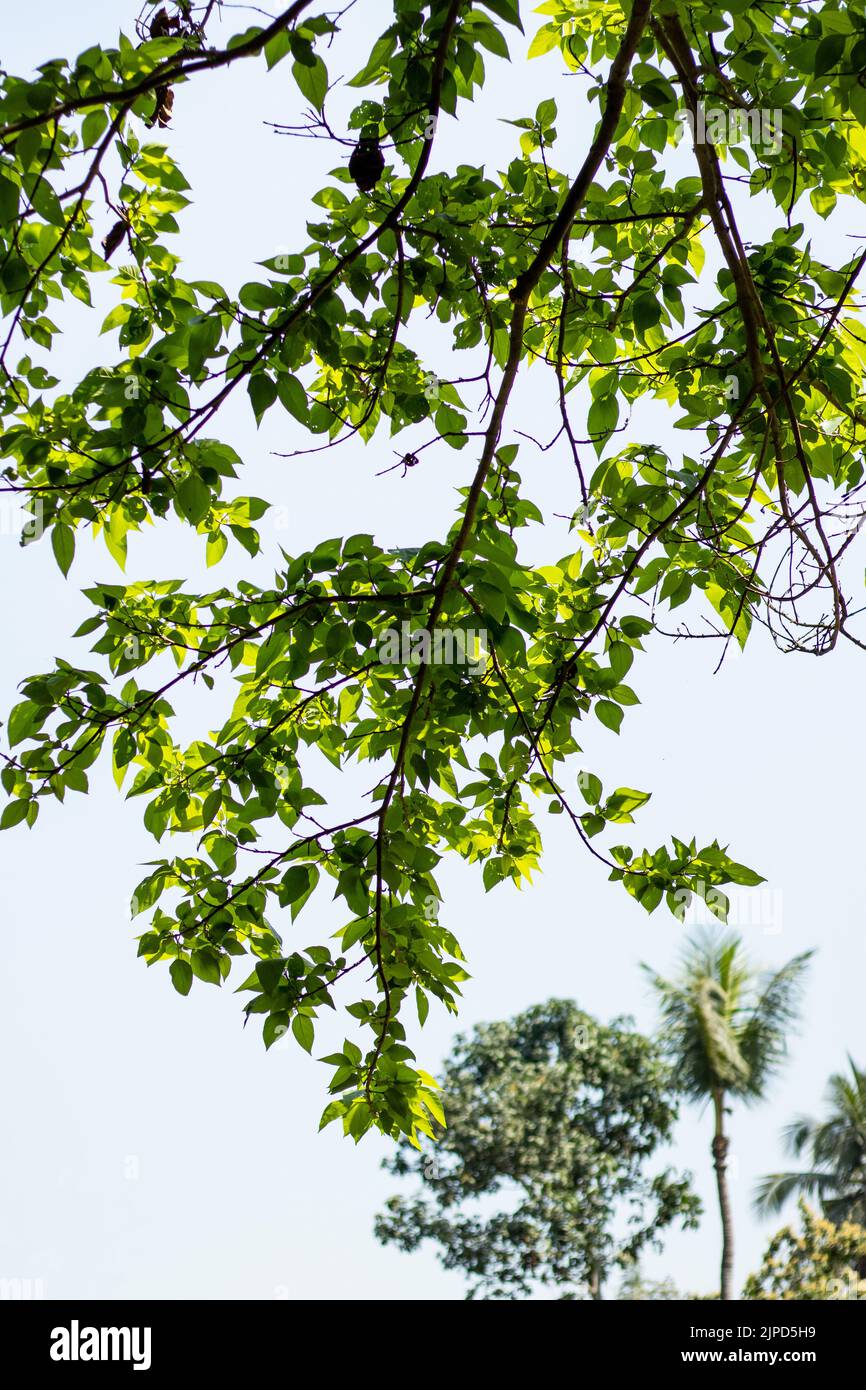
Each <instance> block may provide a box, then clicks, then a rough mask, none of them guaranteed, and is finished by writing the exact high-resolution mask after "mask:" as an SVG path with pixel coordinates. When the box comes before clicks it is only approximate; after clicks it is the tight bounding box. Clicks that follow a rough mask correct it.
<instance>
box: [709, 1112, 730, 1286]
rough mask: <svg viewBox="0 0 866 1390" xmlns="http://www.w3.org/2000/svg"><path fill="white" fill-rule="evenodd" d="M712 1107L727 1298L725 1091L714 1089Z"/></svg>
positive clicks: (728, 1263)
mask: <svg viewBox="0 0 866 1390" xmlns="http://www.w3.org/2000/svg"><path fill="white" fill-rule="evenodd" d="M713 1109H714V1111H715V1117H716V1128H715V1133H714V1134H713V1144H712V1153H713V1166H714V1167H715V1170H716V1187H717V1188H718V1193H719V1211H720V1213H721V1217H722V1279H721V1288H720V1291H719V1297H720V1298H721V1299H722V1300H723V1301H725V1302H728V1301H730V1300H731V1299H732V1298H733V1294H732V1292H731V1285H732V1282H733V1275H734V1221H733V1217H732V1215H731V1201H730V1196H729V1194H728V1146H729V1142H730V1141H729V1140H728V1137H727V1135H726V1134H725V1093H724V1091H714V1092H713Z"/></svg>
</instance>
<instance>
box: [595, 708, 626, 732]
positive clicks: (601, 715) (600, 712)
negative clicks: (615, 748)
mask: <svg viewBox="0 0 866 1390" xmlns="http://www.w3.org/2000/svg"><path fill="white" fill-rule="evenodd" d="M593 709H594V710H595V713H596V718H598V719H600V720H601V722H602V724H604V726H605V728H607V729H612V730H613V732H614V733H615V734H618V733H619V729H620V725H621V724H622V710H621V709H620V707H619V705H615V704H614V703H613V701H612V700H597V701H596V702H595V704H594V705H593Z"/></svg>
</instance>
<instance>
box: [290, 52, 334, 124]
mask: <svg viewBox="0 0 866 1390" xmlns="http://www.w3.org/2000/svg"><path fill="white" fill-rule="evenodd" d="M292 74H293V76H294V79H295V81H296V82H297V84H298V86H299V87H300V89H301V92H302V93H303V95H304V96H305V97H306V98H307V101H309V102H310V103H311V105H312V106H314V107H315V108H316V110H317V111H321V109H322V106H323V104H324V101H325V97H326V96H327V95H328V69H327V68H326V67H325V64H324V63H323V62H322V60H321V58H320V57H319V56H318V55H317V56H316V60H315V62H314V63H313V65H312V67H308V66H307V65H306V64H305V63H299V62H297V61H295V62H294V63H293V64H292Z"/></svg>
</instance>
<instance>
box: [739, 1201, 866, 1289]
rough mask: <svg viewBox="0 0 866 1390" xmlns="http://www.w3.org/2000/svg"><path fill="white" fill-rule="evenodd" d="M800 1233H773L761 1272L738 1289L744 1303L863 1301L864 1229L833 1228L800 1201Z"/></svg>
mask: <svg viewBox="0 0 866 1390" xmlns="http://www.w3.org/2000/svg"><path fill="white" fill-rule="evenodd" d="M800 1216H801V1218H802V1222H803V1230H802V1232H801V1233H798V1232H797V1231H795V1230H794V1229H793V1227H791V1226H785V1227H784V1228H783V1229H782V1230H781V1231H778V1232H777V1233H776V1235H775V1236H773V1239H772V1240H771V1241H770V1244H769V1245H768V1247H767V1253H766V1255H765V1256H764V1259H763V1262H762V1264H761V1268H760V1269H759V1270H758V1271H757V1272H756V1273H755V1274H750V1275H749V1278H748V1279H747V1280H746V1282H745V1285H744V1286H743V1297H744V1298H759V1299H796V1300H798V1301H799V1300H801V1299H803V1300H808V1301H814V1300H816V1299H819V1300H821V1301H824V1300H829V1299H840V1300H841V1299H858V1300H859V1299H862V1298H866V1277H864V1275H866V1227H863V1226H858V1225H857V1224H856V1223H854V1222H851V1221H843V1222H842V1223H841V1224H840V1225H834V1224H833V1222H832V1221H826V1220H822V1219H821V1217H819V1216H816V1215H815V1213H814V1212H813V1211H810V1209H809V1207H808V1206H807V1205H806V1203H805V1202H804V1201H802V1200H801V1201H800Z"/></svg>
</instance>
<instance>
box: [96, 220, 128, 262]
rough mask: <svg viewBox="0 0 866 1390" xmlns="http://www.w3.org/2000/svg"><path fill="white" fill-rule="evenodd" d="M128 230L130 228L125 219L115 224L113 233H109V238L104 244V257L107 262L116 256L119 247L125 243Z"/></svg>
mask: <svg viewBox="0 0 866 1390" xmlns="http://www.w3.org/2000/svg"><path fill="white" fill-rule="evenodd" d="M127 230H128V226H127V223H126V222H124V220H123V218H121V219H120V221H119V222H115V224H114V226H113V227H112V229H111V231H110V232H109V233H108V236H107V237H106V238H105V240H104V242H103V243H102V255H103V258H104V259H105V260H106V261H109V260H111V257H112V256H113V255H114V253H115V251H116V250H117V248H118V246H119V245H120V243H121V242H122V241H123V238H124V237H125V236H126V233H127Z"/></svg>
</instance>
